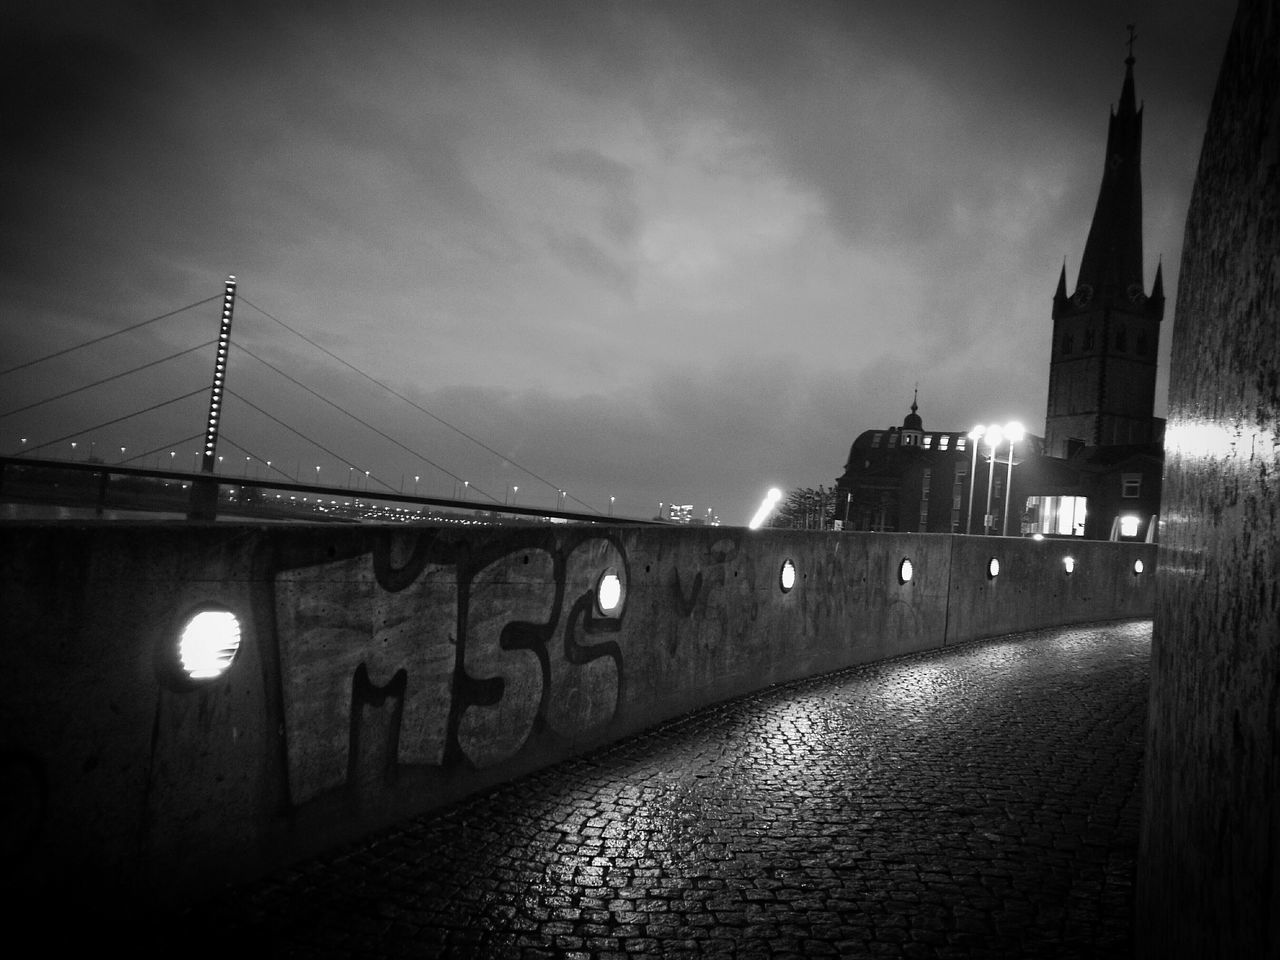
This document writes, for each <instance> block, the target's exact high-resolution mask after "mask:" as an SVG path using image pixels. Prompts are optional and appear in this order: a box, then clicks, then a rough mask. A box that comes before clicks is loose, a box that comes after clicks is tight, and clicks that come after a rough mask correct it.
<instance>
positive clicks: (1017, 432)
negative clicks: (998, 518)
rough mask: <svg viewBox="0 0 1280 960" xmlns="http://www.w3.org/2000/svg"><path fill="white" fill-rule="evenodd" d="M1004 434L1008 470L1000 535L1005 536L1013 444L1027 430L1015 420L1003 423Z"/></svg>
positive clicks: (1011, 479)
mask: <svg viewBox="0 0 1280 960" xmlns="http://www.w3.org/2000/svg"><path fill="white" fill-rule="evenodd" d="M1004 435H1005V439H1006V440H1008V441H1009V472H1008V475H1007V477H1006V479H1005V482H1004V523H1003V524H1002V525H1001V527H1000V535H1001V536H1002V537H1007V536H1008V535H1009V501H1010V500H1012V499H1013V445H1014V444H1015V443H1021V442H1022V438H1023V437H1025V436H1026V435H1027V432H1026V430H1025V429H1024V428H1023V426H1022V424H1020V423H1019V422H1018V421H1017V420H1015V421H1013V422H1012V423H1006V424H1005V427H1004Z"/></svg>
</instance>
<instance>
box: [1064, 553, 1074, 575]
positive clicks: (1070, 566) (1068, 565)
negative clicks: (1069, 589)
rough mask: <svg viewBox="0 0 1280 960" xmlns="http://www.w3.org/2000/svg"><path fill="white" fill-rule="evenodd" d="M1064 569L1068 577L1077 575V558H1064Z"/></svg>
mask: <svg viewBox="0 0 1280 960" xmlns="http://www.w3.org/2000/svg"><path fill="white" fill-rule="evenodd" d="M1062 569H1063V570H1065V571H1067V576H1071V574H1073V573H1075V572H1076V558H1075V557H1063V558H1062Z"/></svg>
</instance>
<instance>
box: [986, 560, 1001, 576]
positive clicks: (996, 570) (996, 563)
mask: <svg viewBox="0 0 1280 960" xmlns="http://www.w3.org/2000/svg"><path fill="white" fill-rule="evenodd" d="M998 576H1000V558H999V557H992V558H991V559H990V560H988V561H987V579H989V580H994V579H995V578H996V577H998Z"/></svg>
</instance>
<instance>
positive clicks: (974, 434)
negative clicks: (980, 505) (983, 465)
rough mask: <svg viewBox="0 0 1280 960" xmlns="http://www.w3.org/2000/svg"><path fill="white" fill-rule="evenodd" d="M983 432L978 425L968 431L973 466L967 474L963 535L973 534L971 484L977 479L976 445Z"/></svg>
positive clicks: (984, 428) (980, 425)
mask: <svg viewBox="0 0 1280 960" xmlns="http://www.w3.org/2000/svg"><path fill="white" fill-rule="evenodd" d="M984 430H986V427H984V426H983V425H982V424H978V425H977V426H976V427H974V428H973V429H972V430H970V431H969V445H970V446H972V447H973V465H972V466H971V467H970V472H969V520H968V522H967V523H966V524H965V527H964V532H965V533H973V484H974V481H975V480H977V479H978V443H979V441H981V440H982V433H983V431H984Z"/></svg>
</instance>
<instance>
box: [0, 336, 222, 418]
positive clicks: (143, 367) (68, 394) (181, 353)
mask: <svg viewBox="0 0 1280 960" xmlns="http://www.w3.org/2000/svg"><path fill="white" fill-rule="evenodd" d="M217 342H218V341H217V339H216V338H215V339H213V340H206V341H205V342H204V343H198V344H196V345H195V346H194V347H188V348H187V349H186V350H179V351H178V352H177V353H171V354H169V355H168V356H167V357H161V358H160V359H159V360H152V361H150V362H148V363H144V364H142V365H141V366H138V367H134V368H133V369H132V370H126V371H124V372H123V373H115V374H112V375H111V376H109V377H103V378H102V379H101V380H95V381H94V382H93V383H86V384H85V385H84V386H82V387H76V388H75V389H74V390H67V391H66V392H64V393H59V394H57V395H56V396H52V397H45V398H44V399H43V400H37V401H36V402H35V403H29V404H27V405H26V406H25V407H17V408H15V409H13V410H6V411H5V412H4V413H0V419H3V418H4V417H11V416H13V415H14V414H15V413H26V412H27V411H28V410H32V409H34V408H36V407H39V406H43V405H44V404H46V403H53V401H55V400H62V399H65V398H66V397H71V396H74V395H75V394H77V393H80V392H82V391H84V390H91V389H93V388H94V387H100V386H102V385H103V384H104V383H110V382H111V381H112V380H119V379H120V378H121V377H127V376H129V375H130V374H132V373H138V372H139V371H141V370H146V369H147V368H148V367H154V366H158V365H159V364H162V363H166V362H167V361H169V360H174V359H176V358H178V357H181V356H184V355H186V354H188V353H194V352H195V351H197V350H203V349H204V348H205V347H208V346H212V345H213V344H215V343H217Z"/></svg>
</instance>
